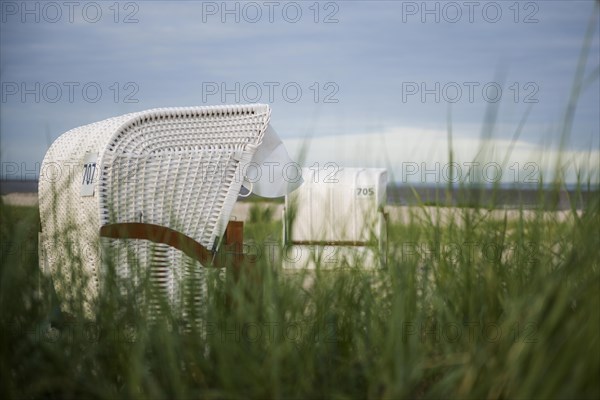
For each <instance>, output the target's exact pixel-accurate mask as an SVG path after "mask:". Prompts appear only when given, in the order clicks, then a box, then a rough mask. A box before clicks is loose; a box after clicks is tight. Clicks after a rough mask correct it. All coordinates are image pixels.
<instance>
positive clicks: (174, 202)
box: [39, 104, 270, 309]
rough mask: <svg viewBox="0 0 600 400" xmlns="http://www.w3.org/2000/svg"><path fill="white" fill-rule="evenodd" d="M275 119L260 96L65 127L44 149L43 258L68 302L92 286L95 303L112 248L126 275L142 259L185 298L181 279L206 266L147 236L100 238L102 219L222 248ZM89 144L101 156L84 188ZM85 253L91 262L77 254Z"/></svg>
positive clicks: (169, 291) (172, 294)
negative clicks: (157, 228) (246, 177)
mask: <svg viewBox="0 0 600 400" xmlns="http://www.w3.org/2000/svg"><path fill="white" fill-rule="evenodd" d="M269 119H270V108H269V107H268V106H267V105H260V104H259V105H236V106H215V107H191V108H165V109H154V110H148V111H143V112H139V113H133V114H127V115H123V116H120V117H116V118H110V119H107V120H104V121H101V122H97V123H93V124H90V125H86V126H82V127H79V128H76V129H73V130H71V131H68V132H67V133H65V134H63V135H62V136H60V137H59V138H58V139H57V140H56V141H55V142H54V143H53V144H52V146H51V147H50V149H49V150H48V152H47V153H46V156H45V158H44V161H43V164H42V171H45V175H44V176H41V177H40V184H39V197H40V216H41V226H42V233H41V235H40V245H41V249H42V267H43V269H44V270H45V271H47V272H48V273H50V274H52V276H53V278H55V279H54V281H55V282H56V290H57V292H58V293H59V295H60V296H61V297H62V298H63V299H64V300H65V301H66V303H68V302H69V299H72V298H75V297H76V295H77V294H80V293H85V297H86V304H85V306H86V307H87V308H88V309H89V307H90V306H91V304H92V302H93V300H94V299H95V298H96V296H97V293H98V290H100V288H101V282H102V277H101V272H102V270H103V269H102V268H101V266H102V260H104V261H106V260H105V259H106V258H107V257H106V255H107V253H108V252H110V253H111V254H114V255H115V256H114V261H115V262H116V265H117V269H118V273H119V275H120V276H121V277H123V278H126V277H131V275H132V271H131V264H132V263H131V260H132V259H136V261H137V262H139V263H140V264H141V265H143V266H146V267H148V268H150V270H151V276H152V277H153V278H152V279H153V282H155V283H156V284H157V285H158V286H159V289H160V290H161V291H163V292H164V294H165V295H166V296H167V297H168V298H169V299H170V300H171V302H172V303H178V299H180V298H181V294H182V293H183V292H184V289H182V288H179V286H178V284H177V282H178V281H179V279H180V278H181V277H182V276H185V275H186V274H196V272H194V271H198V270H201V269H202V268H199V265H197V267H195V268H193V267H191V266H192V265H195V264H197V262H196V261H193V260H191V259H189V257H187V256H186V255H184V254H183V253H182V252H180V251H178V250H176V249H173V248H170V247H169V246H164V245H159V244H155V243H152V242H149V241H147V240H118V239H103V240H102V246H101V245H100V243H101V242H100V239H99V229H100V227H101V226H103V225H106V224H113V223H123V222H144V223H148V224H156V225H161V226H165V227H168V228H171V229H174V230H177V231H179V232H181V233H183V234H185V235H187V236H189V237H191V238H193V239H194V240H196V241H197V242H198V243H200V244H202V245H203V246H205V247H206V248H207V249H212V250H215V249H216V248H217V247H218V245H219V240H220V239H221V237H222V235H223V233H224V231H225V228H226V226H227V222H228V220H229V216H230V214H231V211H232V209H233V206H234V203H235V201H236V199H237V195H238V193H239V191H240V188H241V185H242V183H243V173H244V171H245V167H246V166H247V165H248V163H249V162H250V161H251V160H252V157H253V155H254V154H255V152H256V150H257V148H258V146H260V144H261V141H262V138H263V135H264V132H265V130H266V128H267V126H268V123H269ZM90 154H91V155H92V158H94V159H95V160H96V168H95V173H96V175H95V177H94V183H93V185H94V187H95V190H94V193H93V195H91V196H90V195H88V196H85V195H82V193H83V192H82V182H83V181H84V179H85V176H84V160H85V159H86V157H89V155H90ZM88 172H89V170H88ZM101 249H102V250H101ZM132 249H134V250H133V251H132ZM132 255H133V257H132ZM78 258H80V259H82V260H84V262H74V260H77V259H78ZM173 266H177V268H173ZM81 268H83V270H81ZM61 283H68V284H66V285H65V284H61ZM200 295H201V294H199V296H200ZM67 308H68V307H67Z"/></svg>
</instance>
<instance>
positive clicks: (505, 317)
mask: <svg viewBox="0 0 600 400" xmlns="http://www.w3.org/2000/svg"><path fill="white" fill-rule="evenodd" d="M1 207H2V208H1V218H2V227H1V235H2V236H1V240H2V253H1V265H2V266H1V275H0V276H1V281H0V289H1V291H0V321H1V327H2V331H1V332H2V333H1V339H0V346H1V348H0V350H1V363H0V376H1V380H2V382H1V385H0V388H1V390H2V392H3V394H4V396H2V397H3V398H74V397H78V398H80V397H84V398H129V397H131V398H323V397H326V398H440V397H444V398H447V397H456V398H600V383H598V379H597V377H598V376H600V314H599V311H598V310H600V294H599V293H600V260H599V258H600V257H599V256H598V254H599V253H598V249H600V235H599V234H598V227H599V226H600V197H599V196H597V195H596V196H595V198H592V201H591V202H590V203H589V204H588V205H587V207H586V208H585V209H583V210H581V211H579V212H577V211H571V212H568V214H567V215H566V217H565V215H563V216H562V217H561V218H559V214H558V213H553V212H546V211H543V210H542V209H539V210H537V211H534V212H530V213H527V214H526V213H525V212H521V213H517V215H518V216H517V217H512V218H496V217H491V216H490V214H489V213H487V212H486V211H485V210H482V209H479V208H467V207H465V208H460V209H458V208H456V209H452V208H447V209H445V211H444V210H441V209H433V211H427V210H429V209H426V208H419V207H415V208H414V211H413V212H412V213H411V216H410V218H409V221H408V223H403V224H399V223H394V222H393V221H392V222H391V226H390V227H389V249H388V250H389V260H388V265H387V267H386V268H383V269H380V268H377V269H374V270H368V271H367V270H362V269H360V268H347V269H344V270H338V271H331V270H320V269H318V270H317V271H315V272H313V273H311V274H308V273H302V272H300V273H292V274H290V273H286V272H284V271H283V270H282V269H281V265H280V264H278V257H277V256H271V257H269V256H268V254H270V253H269V252H268V251H265V252H263V253H261V256H260V257H256V258H255V262H254V263H252V264H251V265H248V266H246V267H245V268H246V270H247V271H248V272H247V273H244V274H242V277H241V279H240V281H239V282H238V283H237V284H235V285H233V284H231V282H228V281H227V280H225V281H224V280H223V279H221V277H220V276H219V274H218V272H215V271H212V272H210V273H209V276H208V282H209V284H208V289H209V290H208V293H209V295H208V297H207V299H206V301H205V304H204V307H203V309H202V313H201V315H196V316H195V319H194V321H196V323H195V324H190V323H189V319H190V318H188V321H186V320H185V318H181V317H180V316H179V315H178V314H177V313H170V312H169V308H168V306H167V305H166V304H164V306H165V307H164V310H166V311H165V313H164V315H163V317H162V318H159V319H155V320H148V318H147V317H146V316H145V310H144V309H143V307H133V306H132V304H137V303H135V301H136V300H137V299H138V298H139V296H143V295H144V293H142V292H143V291H148V292H150V291H151V290H152V288H151V285H147V286H146V287H142V288H141V289H140V288H139V287H138V288H132V290H131V291H129V292H127V293H124V292H122V291H118V290H105V291H103V292H102V295H101V296H100V299H99V301H98V305H97V307H96V308H95V310H94V315H93V317H91V318H90V317H89V316H88V315H85V313H84V312H83V311H82V310H77V308H75V309H74V310H75V311H74V312H73V313H71V314H70V315H69V316H68V317H67V316H65V315H64V314H61V313H59V312H58V311H57V304H58V300H57V299H56V298H55V297H54V296H53V295H52V293H53V290H52V284H51V282H50V281H49V278H48V277H45V276H43V275H41V274H40V273H39V268H38V259H37V231H38V229H39V222H38V217H37V209H33V208H21V207H9V206H4V205H3V206H1ZM436 210H437V211H436ZM442 211H444V212H446V213H450V218H447V219H443V218H437V219H436V218H433V217H431V215H430V214H431V213H436V212H442ZM254 213H255V215H254V217H253V221H252V223H247V224H246V233H245V236H246V238H252V239H254V240H255V242H256V243H257V244H259V246H260V245H262V244H265V243H269V246H272V245H271V243H272V242H273V238H275V239H278V238H279V236H280V234H281V224H280V222H279V221H273V220H271V218H270V215H269V213H268V212H266V213H264V214H261V213H258V212H257V211H254ZM261 215H262V216H261ZM430 217H431V218H430ZM264 247H267V246H266V245H265V246H264ZM275 253H276V252H275ZM73 257H74V259H73V263H74V264H77V263H81V262H84V261H83V259H82V258H77V257H75V255H74V256H73ZM357 267H360V266H357ZM307 282H308V283H307ZM140 290H141V291H142V292H140ZM75 301H76V300H75ZM140 308H141V309H140Z"/></svg>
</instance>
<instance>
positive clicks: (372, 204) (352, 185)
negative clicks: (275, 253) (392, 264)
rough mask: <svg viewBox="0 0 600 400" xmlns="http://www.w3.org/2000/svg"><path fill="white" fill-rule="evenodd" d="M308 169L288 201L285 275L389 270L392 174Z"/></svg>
mask: <svg viewBox="0 0 600 400" xmlns="http://www.w3.org/2000/svg"><path fill="white" fill-rule="evenodd" d="M329 167H330V168H324V169H315V168H303V169H302V175H303V177H304V184H303V185H302V186H301V187H300V188H299V189H298V190H295V191H294V192H291V193H290V194H288V195H286V197H285V207H284V216H283V221H284V228H283V229H284V243H285V244H286V246H285V251H286V252H285V253H284V257H283V267H284V268H285V269H290V270H291V269H306V268H308V269H314V268H317V267H319V268H323V269H328V268H337V267H344V266H346V267H348V266H350V267H355V266H358V267H361V268H371V267H375V266H383V265H385V263H386V254H387V240H386V238H387V213H386V210H385V206H386V203H387V199H386V196H387V189H386V187H387V180H388V174H387V170H385V169H380V168H346V167H343V168H340V167H337V166H335V167H334V165H333V164H331V165H330V166H329Z"/></svg>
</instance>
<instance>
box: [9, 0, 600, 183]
mask: <svg viewBox="0 0 600 400" xmlns="http://www.w3.org/2000/svg"><path fill="white" fill-rule="evenodd" d="M0 6H1V9H0V11H1V16H0V18H1V19H0V46H1V47H0V81H1V85H2V87H1V88H2V91H1V96H2V97H1V99H0V159H1V165H2V171H1V176H2V177H4V178H13V179H15V178H16V179H21V178H32V177H34V175H35V174H36V170H37V171H38V173H39V168H40V164H41V161H42V159H43V156H44V154H45V152H46V150H47V149H48V147H49V145H50V144H51V143H52V141H54V140H55V139H56V138H57V137H58V136H60V135H61V134H62V133H64V132H66V131H68V130H69V129H72V128H75V127H77V126H80V125H84V124H88V123H92V122H96V121H99V120H102V119H105V118H109V117H113V116H117V115H121V114H124V113H128V112H135V111H141V110H146V109H150V108H156V107H176V106H203V105H215V104H234V103H235V104H242V103H254V102H257V103H267V104H270V105H271V107H272V119H271V124H272V126H273V127H274V128H275V129H276V130H277V132H278V134H279V135H280V136H281V138H282V139H283V141H284V143H285V144H286V146H287V147H288V150H289V152H290V154H291V155H292V157H294V158H296V159H298V160H299V161H300V162H302V163H303V164H305V165H314V164H315V163H318V164H319V165H320V166H325V164H327V163H335V164H336V165H339V166H342V167H343V166H351V167H361V166H364V167H385V168H389V169H390V170H391V175H392V177H393V179H394V180H395V181H399V182H403V183H444V182H445V181H447V180H448V179H449V176H450V174H449V173H448V171H449V169H448V168H449V164H448V163H449V156H448V153H449V151H448V149H449V148H450V147H449V146H450V142H449V140H448V137H449V135H448V131H449V130H451V133H452V136H451V137H452V142H451V145H452V147H451V148H452V150H453V154H454V156H453V160H454V161H455V162H456V164H453V165H452V166H451V168H454V177H456V173H457V172H458V173H461V174H462V176H463V178H465V179H466V178H467V176H469V174H468V171H471V170H474V169H475V167H473V165H474V164H473V163H474V162H478V163H479V165H480V167H478V168H479V173H480V174H483V175H482V176H484V178H486V179H487V180H488V181H496V180H498V181H500V182H502V183H536V182H537V181H539V180H540V179H544V180H545V181H547V180H548V178H549V177H551V175H552V173H553V171H554V170H555V164H556V162H557V161H556V160H560V162H561V163H562V164H561V165H564V166H565V167H566V168H567V169H568V170H569V171H570V172H569V173H568V174H567V180H569V181H571V182H572V181H573V180H574V179H575V171H576V170H577V169H579V170H580V171H584V173H583V174H584V175H586V174H588V175H589V176H591V178H590V179H591V180H592V181H594V182H596V183H597V182H598V169H599V167H598V165H599V164H600V116H599V110H600V86H599V79H598V78H599V75H600V69H599V65H600V49H599V46H600V44H599V37H600V30H599V29H600V28H599V24H598V14H599V13H598V7H597V6H595V4H594V1H589V0H588V1H496V2H490V1H457V2H453V1H451V2H436V1H428V2H422V1H418V2H411V1H320V2H317V1H313V0H310V1H295V2H293V1H292V2H289V1H257V2H252V1H250V2H239V1H238V2H236V1H229V2H223V1H214V2H213V1H204V2H201V1H169V2H163V1H122V2H115V1H96V2H86V1H73V2H67V1H16V2H13V1H3V2H0ZM590 21H594V22H595V25H592V28H591V29H592V31H591V36H590V38H591V39H590V42H589V46H587V47H586V48H587V58H586V59H585V63H584V64H582V66H581V69H580V70H581V71H582V74H581V76H582V80H583V85H582V89H581V92H580V95H579V96H578V97H577V102H576V108H575V111H574V116H573V123H572V127H571V129H570V130H569V135H568V136H567V137H565V138H564V140H563V141H562V142H561V136H562V135H561V132H562V131H563V129H562V127H563V121H564V120H565V113H566V110H567V106H568V103H569V98H570V95H571V91H572V88H573V85H574V82H575V80H576V77H577V76H578V75H577V70H578V69H577V68H578V63H579V62H580V60H581V54H582V49H583V48H584V39H585V37H586V31H587V30H588V29H590V28H589V27H590ZM520 124H521V125H522V126H521V128H519V126H520ZM515 132H518V135H517V136H516V139H514V138H515ZM513 139H514V141H513ZM561 146H562V147H561ZM302 148H304V149H305V153H304V156H303V157H302V158H301V157H299V155H300V152H301V149H302ZM559 148H562V151H559ZM490 165H492V166H491V167H490ZM469 168H471V169H469ZM444 171H445V172H444ZM590 171H591V172H590ZM590 174H591V175H590ZM469 177H472V175H471V176H469Z"/></svg>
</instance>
